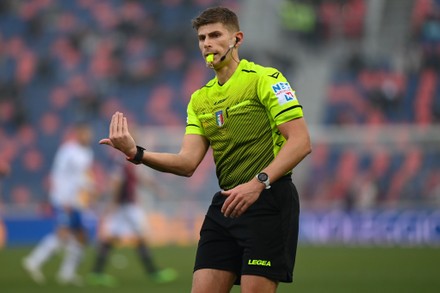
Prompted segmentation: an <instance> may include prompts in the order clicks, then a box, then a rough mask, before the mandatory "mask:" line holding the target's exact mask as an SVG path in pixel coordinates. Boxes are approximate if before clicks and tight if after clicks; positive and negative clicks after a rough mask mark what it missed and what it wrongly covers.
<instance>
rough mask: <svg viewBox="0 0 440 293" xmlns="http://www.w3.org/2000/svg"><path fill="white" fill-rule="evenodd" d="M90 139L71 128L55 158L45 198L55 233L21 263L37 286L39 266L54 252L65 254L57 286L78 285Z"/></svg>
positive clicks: (86, 131)
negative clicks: (69, 134) (47, 194)
mask: <svg viewBox="0 0 440 293" xmlns="http://www.w3.org/2000/svg"><path fill="white" fill-rule="evenodd" d="M92 137H93V133H92V130H91V128H90V126H89V125H88V124H86V123H85V122H79V123H77V124H75V125H74V127H73V136H72V138H71V139H68V140H67V141H65V142H64V143H63V144H62V145H61V146H60V147H59V149H58V151H57V152H56V154H55V158H54V162H53V165H52V170H51V177H50V179H51V186H50V192H49V196H50V201H51V204H52V206H53V209H54V212H55V221H56V230H55V231H54V232H53V233H51V234H49V235H47V236H45V237H44V238H43V239H42V240H41V241H40V243H39V244H38V245H37V246H36V247H35V248H34V249H33V251H32V252H31V253H30V254H29V255H28V256H27V257H26V258H25V259H23V267H24V269H25V270H26V271H27V272H28V273H29V275H30V276H31V278H32V279H33V280H34V281H35V282H37V283H44V282H45V277H44V275H43V273H42V267H43V265H44V264H45V263H46V262H47V261H48V260H49V259H50V258H51V257H52V256H53V255H54V253H55V252H57V251H58V250H60V249H63V250H64V253H65V254H64V257H63V261H62V263H61V266H60V268H59V271H58V276H57V279H58V282H59V283H61V284H72V285H81V284H82V280H81V278H80V276H78V275H77V268H78V266H79V264H80V261H81V259H82V256H83V253H84V246H85V244H86V240H87V232H86V229H85V227H84V223H83V215H84V212H85V211H86V210H87V208H88V204H89V201H90V199H91V197H92V196H93V193H94V190H95V185H94V180H93V175H92V163H93V151H92V149H91V147H90V145H91V142H92Z"/></svg>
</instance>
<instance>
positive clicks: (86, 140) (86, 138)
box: [76, 126, 93, 146]
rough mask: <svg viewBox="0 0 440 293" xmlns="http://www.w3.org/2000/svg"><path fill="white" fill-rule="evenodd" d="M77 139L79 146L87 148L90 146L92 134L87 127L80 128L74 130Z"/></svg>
mask: <svg viewBox="0 0 440 293" xmlns="http://www.w3.org/2000/svg"><path fill="white" fill-rule="evenodd" d="M76 135H77V139H78V141H79V143H80V144H82V145H84V146H88V145H90V144H91V142H92V139H93V132H92V130H91V129H90V128H89V127H87V126H80V127H78V128H77V130H76Z"/></svg>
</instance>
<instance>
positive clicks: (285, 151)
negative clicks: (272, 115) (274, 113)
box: [262, 118, 312, 182]
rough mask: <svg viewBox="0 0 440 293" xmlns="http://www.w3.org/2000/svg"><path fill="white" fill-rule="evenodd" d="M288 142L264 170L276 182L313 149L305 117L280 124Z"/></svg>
mask: <svg viewBox="0 0 440 293" xmlns="http://www.w3.org/2000/svg"><path fill="white" fill-rule="evenodd" d="M279 129H280V131H281V133H282V135H283V136H284V137H285V138H286V142H285V143H284V145H283V146H282V148H281V150H280V152H279V153H278V155H277V156H276V158H275V159H274V160H273V161H272V163H271V164H269V165H268V166H267V167H266V168H265V169H264V170H262V171H264V172H266V173H267V174H268V175H269V178H270V181H271V182H274V181H276V180H278V179H279V178H280V177H282V176H284V175H285V174H286V173H288V172H289V171H291V170H292V169H293V168H295V167H296V166H297V165H298V164H299V163H300V162H301V161H302V160H303V159H304V158H305V157H306V156H307V155H308V154H309V153H310V152H311V151H312V147H311V142H310V136H309V132H308V130H307V125H306V123H305V120H304V119H303V118H300V119H296V120H292V121H290V122H287V123H285V124H282V125H279Z"/></svg>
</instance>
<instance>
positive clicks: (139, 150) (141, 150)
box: [129, 145, 145, 165]
mask: <svg viewBox="0 0 440 293" xmlns="http://www.w3.org/2000/svg"><path fill="white" fill-rule="evenodd" d="M144 151H145V149H144V148H143V147H141V146H138V145H137V146H136V155H134V158H133V159H131V160H129V161H130V162H132V163H133V164H136V165H139V164H140V163H142V158H143V157H144Z"/></svg>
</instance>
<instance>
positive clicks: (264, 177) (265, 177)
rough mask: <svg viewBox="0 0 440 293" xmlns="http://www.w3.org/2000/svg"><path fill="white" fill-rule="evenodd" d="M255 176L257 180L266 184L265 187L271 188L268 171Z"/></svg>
mask: <svg viewBox="0 0 440 293" xmlns="http://www.w3.org/2000/svg"><path fill="white" fill-rule="evenodd" d="M255 178H257V180H258V181H259V182H261V183H263V184H264V185H266V187H265V189H269V188H270V180H269V175H267V173H265V172H260V173H258V174H257V176H255Z"/></svg>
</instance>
